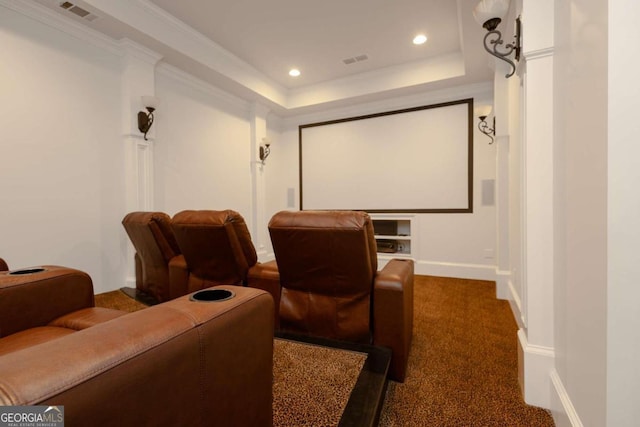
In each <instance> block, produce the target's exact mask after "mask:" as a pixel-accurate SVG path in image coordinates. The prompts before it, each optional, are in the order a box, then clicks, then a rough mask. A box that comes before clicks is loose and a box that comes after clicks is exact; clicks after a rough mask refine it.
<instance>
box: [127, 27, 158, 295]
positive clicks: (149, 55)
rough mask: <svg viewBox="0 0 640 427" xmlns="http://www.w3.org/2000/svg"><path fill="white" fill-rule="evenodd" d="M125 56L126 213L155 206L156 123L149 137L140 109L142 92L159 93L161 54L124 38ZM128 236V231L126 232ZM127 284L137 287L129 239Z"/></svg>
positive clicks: (147, 209) (132, 252) (141, 107)
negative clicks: (142, 125) (140, 122)
mask: <svg viewBox="0 0 640 427" xmlns="http://www.w3.org/2000/svg"><path fill="white" fill-rule="evenodd" d="M120 45H121V48H122V51H123V58H122V140H123V142H124V180H125V193H126V194H125V203H124V209H125V212H123V216H124V215H125V214H126V213H128V212H133V211H149V210H153V208H154V206H153V142H154V140H155V127H152V128H151V130H150V132H149V133H148V134H147V139H146V140H145V139H144V137H143V134H142V133H141V132H140V131H139V130H138V112H139V111H145V112H146V110H145V106H144V105H142V100H141V98H142V96H145V95H154V93H155V66H156V64H157V63H158V61H159V60H160V59H161V58H162V56H161V55H159V54H157V53H155V52H153V51H151V50H149V49H147V48H145V47H143V46H141V45H139V44H137V43H135V42H132V41H131V40H127V39H124V40H123V41H122V42H121V44H120ZM125 238H126V235H125ZM125 245H126V248H127V249H126V254H127V255H126V256H127V260H126V263H127V278H126V282H127V286H131V287H135V265H134V250H133V246H132V245H131V243H130V242H129V240H128V239H126V243H125Z"/></svg>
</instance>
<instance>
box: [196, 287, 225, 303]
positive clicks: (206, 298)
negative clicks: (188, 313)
mask: <svg viewBox="0 0 640 427" xmlns="http://www.w3.org/2000/svg"><path fill="white" fill-rule="evenodd" d="M234 296H236V294H234V293H233V292H231V291H229V290H227V289H205V290H204V291H198V292H196V293H195V294H193V295H191V298H189V299H190V300H191V301H201V302H213V301H226V300H228V299H231V298H233V297H234Z"/></svg>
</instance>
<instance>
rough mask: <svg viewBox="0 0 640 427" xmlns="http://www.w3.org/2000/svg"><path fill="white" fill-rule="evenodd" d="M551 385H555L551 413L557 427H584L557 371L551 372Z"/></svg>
mask: <svg viewBox="0 0 640 427" xmlns="http://www.w3.org/2000/svg"><path fill="white" fill-rule="evenodd" d="M551 384H552V385H553V389H552V392H553V394H552V396H551V413H552V414H553V420H554V422H555V424H556V427H564V426H567V427H569V426H571V427H583V424H582V420H580V417H579V416H578V412H577V411H576V408H575V407H574V406H573V403H572V402H571V398H570V397H569V393H567V390H566V389H565V388H564V384H563V383H562V379H561V378H560V375H559V374H558V371H556V370H555V369H552V370H551Z"/></svg>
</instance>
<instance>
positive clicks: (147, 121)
mask: <svg viewBox="0 0 640 427" xmlns="http://www.w3.org/2000/svg"><path fill="white" fill-rule="evenodd" d="M146 108H147V111H148V113H145V112H144V111H139V112H138V130H139V131H140V132H142V133H143V134H144V139H145V141H146V140H147V132H149V129H151V125H152V124H153V112H154V111H155V108H153V107H146Z"/></svg>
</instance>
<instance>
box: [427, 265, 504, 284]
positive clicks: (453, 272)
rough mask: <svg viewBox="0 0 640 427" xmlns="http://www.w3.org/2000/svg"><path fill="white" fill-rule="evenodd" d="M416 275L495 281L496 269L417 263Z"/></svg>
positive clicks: (489, 266) (484, 266)
mask: <svg viewBox="0 0 640 427" xmlns="http://www.w3.org/2000/svg"><path fill="white" fill-rule="evenodd" d="M415 274H420V275H425V276H440V277H455V278H459V279H475V280H491V281H495V280H496V267H495V265H481V264H459V263H450V262H434V261H416V264H415Z"/></svg>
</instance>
